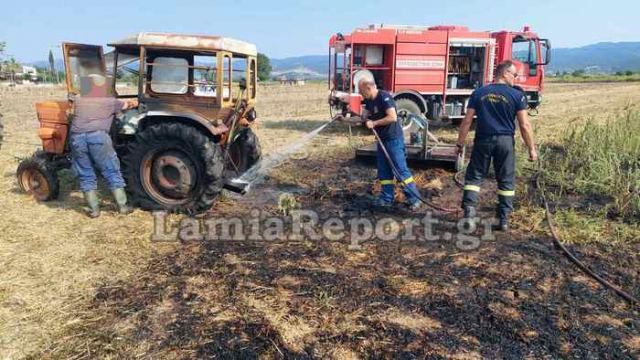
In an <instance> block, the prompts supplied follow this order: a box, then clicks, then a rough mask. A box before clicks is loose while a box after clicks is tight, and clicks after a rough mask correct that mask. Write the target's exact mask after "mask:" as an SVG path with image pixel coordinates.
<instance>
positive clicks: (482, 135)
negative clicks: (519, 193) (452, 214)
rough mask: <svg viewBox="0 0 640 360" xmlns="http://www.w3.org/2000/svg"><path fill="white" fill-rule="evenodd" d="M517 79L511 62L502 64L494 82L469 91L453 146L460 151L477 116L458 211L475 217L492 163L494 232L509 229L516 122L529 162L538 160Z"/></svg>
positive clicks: (513, 189) (525, 102)
mask: <svg viewBox="0 0 640 360" xmlns="http://www.w3.org/2000/svg"><path fill="white" fill-rule="evenodd" d="M517 76H518V75H517V71H516V67H515V65H514V64H513V62H511V61H509V60H507V61H504V62H502V63H500V64H499V65H498V67H497V68H496V76H495V79H496V80H495V82H494V83H493V84H490V85H487V86H484V87H481V88H479V89H477V90H475V91H474V92H473V94H472V95H471V98H470V99H469V104H468V107H467V113H466V116H465V118H464V120H463V121H462V124H461V125H460V131H459V133H458V143H457V146H458V151H462V146H463V144H464V141H465V139H466V137H467V134H468V133H469V128H470V127H471V123H472V121H473V117H474V115H477V119H476V121H477V123H476V136H475V139H474V143H473V151H472V153H471V160H470V162H469V166H468V167H467V172H466V175H465V180H464V193H463V196H462V208H463V210H464V217H465V218H475V216H476V209H475V207H476V205H477V203H478V197H479V193H480V186H481V185H482V181H483V179H484V178H485V177H486V176H487V173H488V171H489V166H490V164H491V162H492V161H493V169H494V172H495V176H496V181H497V182H498V208H497V216H498V218H499V224H498V229H499V230H502V231H507V230H508V229H509V214H510V213H511V212H512V211H513V197H514V195H515V149H514V146H515V139H514V135H515V131H516V119H517V121H518V125H519V127H520V133H521V135H522V138H523V139H524V142H525V144H526V146H527V148H528V149H529V160H531V161H535V160H537V159H538V154H537V152H536V147H535V144H534V140H533V130H532V127H531V123H530V122H529V119H528V118H527V97H526V95H525V93H524V92H522V91H521V90H518V89H516V88H514V87H513V86H514V83H515V79H516V77H517Z"/></svg>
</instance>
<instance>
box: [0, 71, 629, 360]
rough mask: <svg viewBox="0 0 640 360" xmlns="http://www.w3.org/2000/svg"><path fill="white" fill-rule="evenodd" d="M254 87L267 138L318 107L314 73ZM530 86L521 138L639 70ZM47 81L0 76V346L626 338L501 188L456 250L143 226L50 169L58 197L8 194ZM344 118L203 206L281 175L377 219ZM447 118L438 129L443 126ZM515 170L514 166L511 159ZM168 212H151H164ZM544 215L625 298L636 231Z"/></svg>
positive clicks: (604, 106) (309, 200) (582, 116)
mask: <svg viewBox="0 0 640 360" xmlns="http://www.w3.org/2000/svg"><path fill="white" fill-rule="evenodd" d="M258 96H259V103H258V107H257V110H258V115H259V119H258V123H257V125H256V131H257V134H258V136H259V138H260V140H261V143H262V146H263V153H265V154H267V155H268V154H269V153H273V152H275V151H276V150H277V149H278V148H280V147H282V146H285V145H287V144H289V143H291V141H293V140H294V139H296V138H298V137H300V136H302V135H303V134H304V133H306V132H308V131H310V130H313V129H314V128H316V127H318V126H320V125H322V124H323V123H324V122H326V121H327V120H328V118H329V114H328V109H327V107H326V96H327V92H326V88H325V86H324V85H319V84H317V85H316V84H310V85H306V86H303V87H289V86H269V87H262V88H260V91H259V94H258ZM544 96H545V98H544V105H543V106H542V108H541V110H540V115H539V116H537V117H536V118H535V119H534V120H533V121H534V127H535V131H536V138H537V141H538V142H539V143H545V144H549V145H554V144H555V145H559V144H558V142H559V141H560V139H561V138H562V137H561V134H562V133H563V132H564V131H566V129H570V128H572V127H579V126H581V125H583V124H584V123H585V122H586V121H588V120H593V121H595V122H600V123H605V122H607V121H609V120H613V119H615V118H616V117H619V116H621V115H622V114H624V113H625V112H626V111H632V110H634V109H635V110H638V107H637V105H636V104H637V103H638V102H640V84H639V83H599V84H549V85H548V87H547V89H546V92H545V94H544ZM64 97H65V94H64V92H63V90H61V89H49V88H12V89H9V88H0V113H1V114H2V115H3V120H2V121H3V123H4V126H5V135H4V139H5V141H6V142H5V143H4V144H3V146H2V149H1V150H0V187H1V189H2V191H1V192H0V204H2V206H0V357H3V358H23V357H31V358H41V357H49V358H59V357H65V358H66V357H71V358H95V357H101V358H105V357H106V358H122V357H125V358H138V357H142V358H195V357H214V356H217V357H223V358H227V357H243V358H246V357H248V358H254V357H264V358H282V357H297V358H325V357H326V358H336V359H345V358H371V357H387V358H397V357H402V358H414V357H420V358H422V357H437V358H465V359H466V358H483V357H484V358H522V357H535V358H539V357H543V356H549V355H550V356H551V357H554V358H557V357H578V358H584V357H590V356H591V357H597V358H635V357H637V356H638V355H639V354H640V336H639V335H638V333H639V330H640V317H639V314H638V310H637V308H636V309H634V308H633V307H631V306H630V305H629V304H627V303H625V302H624V301H623V300H621V299H620V298H618V297H616V296H615V295H613V294H611V293H610V292H607V291H606V290H604V289H603V288H601V287H600V286H599V285H598V284H597V283H596V282H594V281H593V280H591V279H590V278H588V277H586V276H584V275H583V274H582V273H580V272H579V271H578V270H576V269H575V268H574V267H572V265H571V264H570V263H569V262H568V261H567V260H566V259H565V258H563V257H562V256H561V255H560V253H559V252H557V251H556V250H555V249H554V248H553V246H552V245H551V242H550V237H549V235H548V232H547V230H546V227H545V226H544V223H543V222H542V215H543V213H542V211H541V210H540V209H539V208H537V207H536V206H535V204H534V202H532V201H529V200H527V199H525V195H524V194H522V195H521V194H520V193H519V194H518V196H519V201H518V208H517V211H516V212H515V214H514V221H515V224H514V228H513V230H512V231H511V233H510V234H506V235H505V234H499V235H498V236H497V238H496V239H494V240H489V241H483V242H482V243H481V244H480V246H479V247H478V248H477V249H474V250H469V251H465V250H461V249H460V248H459V247H457V246H456V245H455V244H454V243H453V242H452V241H447V240H437V241H426V242H425V241H421V242H418V241H413V242H412V241H396V240H391V241H369V242H366V243H364V244H363V248H362V250H359V251H353V250H349V248H348V244H347V241H345V240H343V241H329V240H326V239H325V240H323V241H313V240H311V239H306V238H303V239H300V240H297V241H279V240H276V241H271V242H268V243H260V242H258V243H256V242H251V243H246V242H219V241H196V242H152V241H151V234H152V233H153V232H154V227H153V226H154V223H153V216H152V215H151V214H150V213H147V212H143V211H140V210H137V211H136V212H134V213H133V214H131V215H129V216H126V217H125V216H120V215H116V214H115V212H114V209H115V206H114V204H113V202H112V201H111V198H110V196H109V195H108V192H106V191H103V192H102V194H103V215H102V216H101V217H100V218H99V219H96V220H90V219H88V218H87V217H86V216H85V215H84V214H83V213H82V211H81V207H82V205H83V201H82V196H81V194H80V193H79V191H78V185H77V181H76V180H75V179H74V178H73V176H72V175H71V174H70V173H69V172H65V173H63V174H62V184H61V192H60V198H59V199H58V200H56V201H52V202H49V203H37V202H35V201H34V200H32V199H31V198H29V197H28V196H27V195H25V194H22V193H20V191H19V189H18V187H17V184H16V180H15V170H16V168H17V165H18V162H19V160H20V159H21V158H24V157H26V156H28V155H29V154H30V153H31V152H33V151H34V150H35V148H36V147H37V144H38V138H37V135H36V129H37V127H38V122H37V120H36V117H35V111H34V107H33V104H34V103H35V102H37V101H41V100H45V99H63V98H64ZM347 134H348V131H347V129H346V128H345V127H343V126H337V125H336V126H331V127H330V128H329V129H327V130H326V131H325V132H323V133H321V135H320V136H319V137H318V138H316V139H314V140H313V141H312V143H311V144H310V146H309V147H308V148H307V149H306V151H305V156H304V159H300V156H296V159H298V160H295V159H294V160H290V161H287V162H285V163H284V164H282V165H281V166H279V167H278V168H276V169H275V170H274V171H273V172H272V173H271V174H269V177H268V178H267V179H266V181H265V182H264V183H263V184H262V185H260V186H258V187H256V189H255V190H254V191H253V192H251V193H249V194H248V195H247V196H245V197H244V198H240V199H239V198H236V197H234V196H231V195H225V196H223V197H222V198H221V199H220V201H219V202H218V203H217V204H216V205H215V207H214V208H213V209H212V210H211V212H210V213H209V214H208V216H210V217H211V216H215V217H221V216H226V217H234V216H235V217H245V218H246V217H248V216H249V214H250V213H251V210H254V209H257V210H260V211H262V213H261V214H262V216H263V217H265V216H275V215H278V214H280V213H281V209H279V206H278V198H279V196H280V195H281V193H282V192H286V193H289V194H293V197H294V198H295V200H296V202H297V207H298V208H299V209H305V210H314V211H317V212H318V213H319V214H320V217H321V219H322V218H324V219H326V218H329V217H338V218H352V217H368V218H373V217H378V216H379V214H376V213H374V212H372V211H371V210H370V209H368V208H366V206H362V205H361V203H362V202H361V195H362V194H365V193H368V192H370V191H371V187H372V186H371V185H372V183H373V179H374V178H375V169H373V168H371V167H368V166H365V165H363V164H359V163H356V162H355V161H354V160H353V150H352V148H351V146H352V145H354V144H360V143H363V142H370V141H372V139H371V137H369V136H365V135H363V134H365V133H364V132H360V131H357V130H356V131H355V135H354V137H353V138H352V139H351V140H350V139H349V138H348V136H347ZM454 134H455V131H454V130H443V131H441V132H440V133H439V135H441V136H442V137H443V138H445V139H452V138H453V136H454ZM629 136H640V134H629ZM518 141H519V140H518ZM525 167H526V164H525ZM414 175H415V177H416V178H417V180H418V184H419V185H420V188H421V190H422V191H423V192H424V193H425V194H426V195H427V196H429V197H430V199H431V200H432V201H433V202H435V203H437V204H439V205H442V206H446V207H456V206H457V205H458V201H459V197H460V190H459V189H458V188H457V187H456V185H455V183H454V181H453V179H452V175H453V174H452V173H451V172H448V171H446V170H442V169H416V170H415V172H414ZM520 181H521V182H525V181H526V179H525V174H524V173H522V174H521V178H520ZM489 183H490V182H487V186H486V187H483V193H482V199H483V202H484V204H485V206H484V207H483V208H482V209H481V210H482V212H483V214H485V215H486V214H490V213H491V211H492V201H493V194H494V191H495V187H494V186H493V187H492V185H491V184H489ZM485 188H486V189H485ZM578 215H579V216H582V215H584V216H586V217H585V218H586V219H590V218H589V214H578ZM384 216H386V217H391V218H394V219H397V220H401V219H403V218H404V217H407V216H409V215H408V214H404V213H397V214H384ZM434 216H435V217H437V218H439V219H441V220H448V221H450V222H452V223H453V222H454V221H455V220H456V219H457V217H456V215H452V214H441V213H437V212H436V213H434ZM179 219H180V217H178V216H176V215H172V216H170V220H171V221H172V223H174V224H175V222H176V221H178V220H179ZM565 220H566V219H565ZM562 224H563V225H566V226H565V227H564V230H563V232H562V233H563V235H566V237H567V238H568V239H570V247H571V249H572V251H574V252H575V253H576V254H577V255H578V256H579V257H580V258H582V259H584V260H585V261H586V262H588V263H589V264H590V265H591V266H592V267H593V268H594V269H595V270H597V271H598V272H600V273H602V274H604V275H605V276H607V277H608V278H609V279H611V280H612V281H614V282H616V283H618V284H619V285H621V286H622V287H624V288H625V289H627V290H628V291H629V292H631V293H632V294H634V295H635V296H640V272H639V270H638V269H639V268H640V255H639V250H640V242H638V241H637V237H636V240H635V241H634V240H633V239H631V240H628V241H623V242H616V244H615V246H614V245H612V244H610V243H607V242H606V241H589V239H580V238H577V237H576V236H575V234H581V232H580V230H582V229H579V227H581V226H582V225H581V224H583V223H582V222H579V221H574V222H571V221H565V222H564V223H562ZM603 224H604V225H602V227H611V226H613V225H612V223H610V222H606V221H605V222H604V223H603ZM572 226H573V227H572ZM625 226H627V227H629V228H630V229H631V230H629V231H631V233H632V234H633V231H636V230H637V222H636V223H635V225H634V224H633V223H631V224H627V225H625ZM450 227H451V225H447V224H444V225H441V226H440V227H439V228H438V229H439V231H447V230H451V229H450ZM634 229H635V230H634ZM600 230H602V229H600ZM605 230H606V229H605ZM601 233H602V231H601ZM605 233H606V232H605ZM635 234H637V232H636V233H635ZM572 235H573V236H572Z"/></svg>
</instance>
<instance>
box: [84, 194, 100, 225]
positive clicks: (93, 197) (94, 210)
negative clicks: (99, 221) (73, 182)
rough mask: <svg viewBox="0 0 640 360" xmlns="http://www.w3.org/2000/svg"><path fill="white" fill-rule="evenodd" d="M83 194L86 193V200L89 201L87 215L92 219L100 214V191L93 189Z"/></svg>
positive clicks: (86, 209)
mask: <svg viewBox="0 0 640 360" xmlns="http://www.w3.org/2000/svg"><path fill="white" fill-rule="evenodd" d="M82 194H83V195H84V200H85V201H86V202H87V208H85V209H84V210H85V212H86V213H87V215H88V216H89V217H90V218H92V219H95V218H97V217H98V216H100V200H98V192H97V191H96V190H91V191H87V192H84V193H82Z"/></svg>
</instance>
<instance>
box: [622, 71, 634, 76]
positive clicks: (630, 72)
mask: <svg viewBox="0 0 640 360" xmlns="http://www.w3.org/2000/svg"><path fill="white" fill-rule="evenodd" d="M624 74H625V75H627V76H631V75H633V71H631V70H627V71H625V72H624Z"/></svg>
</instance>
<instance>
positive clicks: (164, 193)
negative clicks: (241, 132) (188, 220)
mask: <svg viewBox="0 0 640 360" xmlns="http://www.w3.org/2000/svg"><path fill="white" fill-rule="evenodd" d="M123 163H124V171H123V173H124V176H125V178H126V182H127V190H128V191H129V193H130V195H131V201H132V203H134V204H136V205H138V206H140V207H141V208H143V209H145V210H169V211H175V212H182V213H187V214H197V213H201V212H204V211H206V210H208V209H209V208H211V206H213V203H214V201H215V199H216V197H217V196H218V194H219V193H220V191H222V180H223V178H222V176H223V171H224V163H223V159H222V151H221V149H220V147H219V146H218V145H217V144H215V143H214V142H213V141H212V140H211V139H209V138H208V137H207V136H205V135H204V134H203V133H202V132H200V131H199V130H197V129H195V128H194V127H191V126H188V125H184V124H179V123H162V124H155V125H151V126H149V127H147V128H146V129H145V130H143V131H141V132H139V133H138V134H137V135H136V138H135V140H134V141H133V142H132V143H131V144H129V147H128V149H127V152H126V155H125V158H124V161H123Z"/></svg>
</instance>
